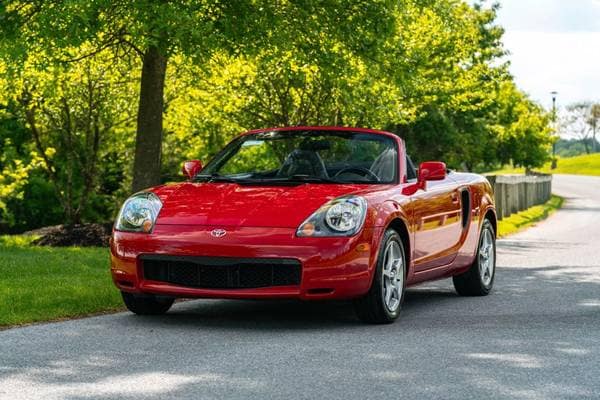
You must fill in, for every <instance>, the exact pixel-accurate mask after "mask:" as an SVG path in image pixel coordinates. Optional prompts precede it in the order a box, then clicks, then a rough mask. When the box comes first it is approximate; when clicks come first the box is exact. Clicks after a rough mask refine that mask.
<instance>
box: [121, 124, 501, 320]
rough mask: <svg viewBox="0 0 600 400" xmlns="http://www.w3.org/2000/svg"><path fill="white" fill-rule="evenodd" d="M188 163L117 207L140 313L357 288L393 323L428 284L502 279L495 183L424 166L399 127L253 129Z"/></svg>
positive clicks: (351, 292) (350, 293)
mask: <svg viewBox="0 0 600 400" xmlns="http://www.w3.org/2000/svg"><path fill="white" fill-rule="evenodd" d="M183 171H184V173H185V174H186V175H187V177H188V181H187V182H183V183H175V184H167V185H162V186H157V187H154V188H150V189H147V190H145V191H142V192H139V193H136V194H134V195H133V196H131V197H130V198H129V199H128V200H127V201H125V203H124V204H123V207H122V209H121V211H120V213H119V215H118V217H117V221H116V223H115V226H114V231H113V235H112V239H111V271H112V276H113V280H114V282H115V284H116V286H117V287H118V288H119V289H120V290H121V292H122V295H123V300H124V302H125V304H126V306H127V308H128V309H129V310H131V311H132V312H134V313H137V314H161V313H165V312H166V311H167V310H168V309H169V308H170V307H171V305H172V304H173V301H174V299H175V298H178V297H183V298H229V299H274V298H297V299H302V300H323V299H352V300H353V301H354V304H355V309H356V313H357V315H358V316H359V318H360V319H362V320H364V321H366V322H372V323H388V322H392V321H394V320H395V319H396V318H397V317H398V314H399V311H400V308H401V305H402V301H403V298H404V293H405V290H406V288H407V287H408V286H411V285H415V284H418V283H420V282H425V281H431V280H434V279H441V278H447V277H452V278H453V281H454V286H455V288H456V290H457V292H458V293H459V294H461V295H467V296H480V295H486V294H488V293H489V292H490V290H491V289H492V285H493V283H494V272H495V262H496V246H495V238H496V215H495V209H494V200H493V196H492V189H491V186H490V184H489V183H488V181H487V180H486V179H485V178H483V177H482V176H479V175H475V174H470V173H457V172H452V171H447V170H446V165H445V164H444V163H442V162H432V161H430V162H424V163H422V164H421V165H419V168H418V169H415V168H414V167H413V164H412V162H411V160H410V157H409V156H408V155H407V153H406V148H405V146H404V142H403V141H402V139H401V138H399V137H398V136H396V135H394V134H392V133H388V132H382V131H376V130H370V129H359V128H339V127H293V128H277V129H266V130H256V131H250V132H247V133H245V134H242V135H240V136H239V137H237V138H236V139H235V140H233V141H232V142H231V143H229V144H228V145H227V146H226V147H225V148H224V149H223V150H222V151H221V152H220V153H218V154H217V155H216V156H215V157H214V158H213V159H212V160H211V161H210V162H209V163H208V164H207V165H206V166H205V167H204V168H203V167H202V164H201V163H200V161H197V160H194V161H188V162H186V163H185V164H184V166H183Z"/></svg>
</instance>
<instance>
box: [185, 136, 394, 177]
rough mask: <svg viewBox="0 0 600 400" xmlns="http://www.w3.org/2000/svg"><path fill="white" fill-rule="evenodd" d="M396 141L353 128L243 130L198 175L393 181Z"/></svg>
mask: <svg viewBox="0 0 600 400" xmlns="http://www.w3.org/2000/svg"><path fill="white" fill-rule="evenodd" d="M397 165H398V162H397V150H396V144H395V142H394V141H393V140H392V139H391V138H389V137H387V136H384V135H377V134H370V133H354V132H349V131H314V130H311V131H272V132H263V133H256V134H250V135H245V136H242V137H240V138H238V139H236V140H235V141H233V142H232V143H230V144H229V145H228V146H227V147H225V149H223V151H221V152H220V153H219V154H218V155H217V156H216V157H215V158H214V159H213V160H212V161H211V162H210V163H208V165H207V166H206V168H204V170H202V172H201V173H200V174H199V175H197V176H196V179H197V180H211V181H217V180H221V181H233V182H242V183H243V182H250V183H251V182H261V183H262V182H298V181H305V182H322V183H364V184H373V183H393V182H396V175H397V171H396V170H397Z"/></svg>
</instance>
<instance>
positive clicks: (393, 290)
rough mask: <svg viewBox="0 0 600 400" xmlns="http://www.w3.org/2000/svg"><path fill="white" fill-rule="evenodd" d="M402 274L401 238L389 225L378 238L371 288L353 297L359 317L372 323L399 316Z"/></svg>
mask: <svg viewBox="0 0 600 400" xmlns="http://www.w3.org/2000/svg"><path fill="white" fill-rule="evenodd" d="M405 277H406V257H405V254H404V246H403V245H402V240H401V239H400V236H398V233H396V231H394V230H393V229H388V230H387V231H386V232H385V235H384V237H383V240H382V242H381V246H380V250H379V255H378V258H377V267H376V269H375V276H374V277H373V283H372V284H371V289H369V292H368V293H367V294H366V295H365V296H364V297H361V298H359V299H357V300H355V301H354V308H355V310H356V314H357V315H358V317H359V318H360V319H361V320H362V321H364V322H368V323H373V324H386V323H390V322H393V321H394V320H395V319H396V318H398V315H399V314H400V307H401V306H402V302H403V301H404V289H405V285H406V280H405Z"/></svg>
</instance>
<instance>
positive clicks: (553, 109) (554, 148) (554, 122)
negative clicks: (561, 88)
mask: <svg viewBox="0 0 600 400" xmlns="http://www.w3.org/2000/svg"><path fill="white" fill-rule="evenodd" d="M550 94H551V95H552V125H553V128H554V134H556V133H557V131H558V129H557V127H556V95H557V94H558V92H557V91H552V92H550ZM556 140H557V138H556V137H555V138H554V140H553V141H552V165H551V166H550V168H551V169H556Z"/></svg>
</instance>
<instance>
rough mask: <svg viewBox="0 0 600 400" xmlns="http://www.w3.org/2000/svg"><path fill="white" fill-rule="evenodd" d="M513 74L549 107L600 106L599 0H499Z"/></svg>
mask: <svg viewBox="0 0 600 400" xmlns="http://www.w3.org/2000/svg"><path fill="white" fill-rule="evenodd" d="M497 1H498V2H499V3H500V4H501V9H500V11H499V12H498V23H499V24H500V25H502V26H503V27H504V28H505V30H506V33H505V36H504V45H505V48H506V49H507V50H508V51H509V52H510V55H509V60H510V62H511V67H510V70H511V73H512V74H513V75H514V77H515V80H516V82H517V85H518V86H519V87H520V88H521V89H522V90H524V91H525V92H527V93H528V94H529V95H530V96H531V98H532V99H534V100H536V101H538V102H539V103H540V104H542V105H543V106H544V107H547V108H550V107H551V104H552V96H551V95H550V92H552V91H557V92H558V95H557V105H558V106H559V107H561V108H562V107H564V106H565V105H567V104H570V103H573V102H577V101H584V100H589V101H600V0H497Z"/></svg>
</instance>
